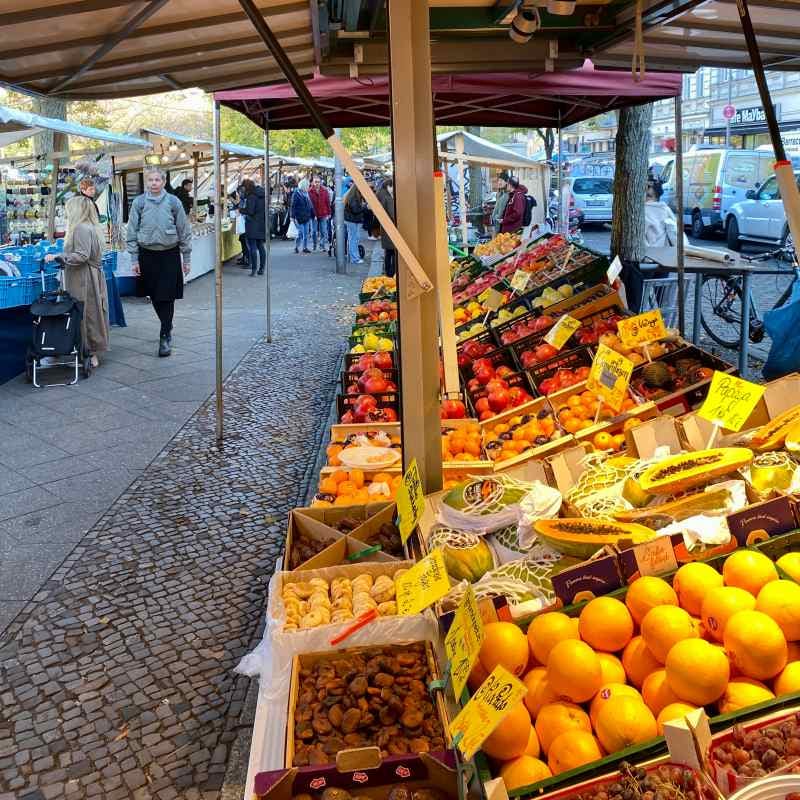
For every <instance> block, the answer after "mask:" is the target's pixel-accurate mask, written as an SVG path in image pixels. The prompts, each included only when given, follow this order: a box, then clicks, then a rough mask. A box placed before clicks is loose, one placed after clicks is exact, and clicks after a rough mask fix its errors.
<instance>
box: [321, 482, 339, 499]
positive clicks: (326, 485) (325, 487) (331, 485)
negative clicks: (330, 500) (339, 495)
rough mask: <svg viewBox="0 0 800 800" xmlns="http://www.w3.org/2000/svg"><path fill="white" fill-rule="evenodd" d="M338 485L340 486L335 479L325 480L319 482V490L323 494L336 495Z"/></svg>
mask: <svg viewBox="0 0 800 800" xmlns="http://www.w3.org/2000/svg"><path fill="white" fill-rule="evenodd" d="M338 485H339V484H338V483H337V482H336V481H335V480H334V479H333V478H323V479H322V480H321V481H320V482H319V490H320V492H322V493H323V494H332V495H335V494H336V489H337V487H338Z"/></svg>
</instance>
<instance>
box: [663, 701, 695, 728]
mask: <svg viewBox="0 0 800 800" xmlns="http://www.w3.org/2000/svg"><path fill="white" fill-rule="evenodd" d="M692 711H697V706H690V705H689V704H688V703H670V704H669V705H668V706H664V708H662V709H661V711H660V713H659V715H658V716H657V717H656V725H657V726H658V735H659V736H663V735H664V723H665V722H672V720H675V719H683V717H685V716H686V715H687V714H690V713H691V712H692Z"/></svg>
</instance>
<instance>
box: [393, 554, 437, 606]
mask: <svg viewBox="0 0 800 800" xmlns="http://www.w3.org/2000/svg"><path fill="white" fill-rule="evenodd" d="M394 586H395V595H396V597H397V613H398V614H401V615H404V616H405V615H408V614H419V612H420V611H422V610H423V609H425V608H427V607H428V606H430V605H433V604H434V603H435V602H436V601H437V600H440V599H441V598H442V597H444V596H445V595H446V594H447V593H448V592H449V591H450V578H448V577H447V567H445V564H444V556H443V555H442V551H441V550H434V551H433V552H432V553H431V554H430V555H429V556H426V557H425V558H423V559H422V560H421V561H418V562H417V563H416V564H414V566H413V567H411V569H410V570H408V571H407V572H404V573H403V574H402V575H401V576H400V577H399V578H397V580H395V582H394Z"/></svg>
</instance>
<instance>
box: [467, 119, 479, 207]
mask: <svg viewBox="0 0 800 800" xmlns="http://www.w3.org/2000/svg"><path fill="white" fill-rule="evenodd" d="M464 130H465V131H466V132H467V133H471V134H472V135H473V136H480V135H481V126H480V125H467V127H466V128H464ZM467 201H468V204H469V207H470V208H479V207H480V206H481V205H482V203H483V181H482V180H481V167H480V164H470V165H469V197H468V198H467Z"/></svg>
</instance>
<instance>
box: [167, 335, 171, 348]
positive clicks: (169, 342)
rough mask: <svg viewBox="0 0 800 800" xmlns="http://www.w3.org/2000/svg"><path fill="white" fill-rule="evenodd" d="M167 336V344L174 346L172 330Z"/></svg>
mask: <svg viewBox="0 0 800 800" xmlns="http://www.w3.org/2000/svg"><path fill="white" fill-rule="evenodd" d="M166 338H167V344H168V345H169V346H170V347H172V333H171V332H170V333H168V334H167V337H166Z"/></svg>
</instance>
